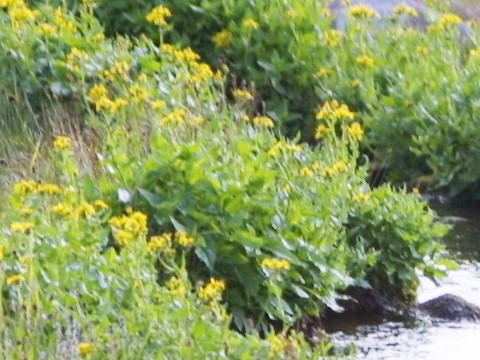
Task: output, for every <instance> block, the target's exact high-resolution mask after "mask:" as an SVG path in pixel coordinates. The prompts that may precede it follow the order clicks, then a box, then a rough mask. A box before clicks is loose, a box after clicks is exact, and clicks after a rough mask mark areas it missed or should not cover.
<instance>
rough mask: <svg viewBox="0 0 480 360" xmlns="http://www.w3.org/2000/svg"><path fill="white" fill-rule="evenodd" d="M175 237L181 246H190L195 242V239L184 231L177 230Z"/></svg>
mask: <svg viewBox="0 0 480 360" xmlns="http://www.w3.org/2000/svg"><path fill="white" fill-rule="evenodd" d="M175 237H176V240H177V242H178V243H179V244H180V245H182V246H190V245H192V244H193V243H195V239H194V238H192V237H191V236H189V235H188V234H187V233H186V232H185V231H177V232H176V233H175Z"/></svg>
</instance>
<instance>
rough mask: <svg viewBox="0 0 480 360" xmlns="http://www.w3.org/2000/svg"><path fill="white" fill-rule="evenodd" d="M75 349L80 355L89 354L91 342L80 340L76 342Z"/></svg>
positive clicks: (91, 348)
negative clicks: (78, 342)
mask: <svg viewBox="0 0 480 360" xmlns="http://www.w3.org/2000/svg"><path fill="white" fill-rule="evenodd" d="M77 350H78V353H79V354H80V355H81V356H86V355H89V354H91V353H92V352H93V344H92V343H91V342H81V343H80V344H78V346H77Z"/></svg>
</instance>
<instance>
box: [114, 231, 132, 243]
mask: <svg viewBox="0 0 480 360" xmlns="http://www.w3.org/2000/svg"><path fill="white" fill-rule="evenodd" d="M131 238H133V234H132V233H131V232H128V231H125V230H118V231H117V232H116V233H115V240H116V241H117V242H118V243H119V244H120V245H122V246H125V245H127V243H128V241H129V240H130V239H131Z"/></svg>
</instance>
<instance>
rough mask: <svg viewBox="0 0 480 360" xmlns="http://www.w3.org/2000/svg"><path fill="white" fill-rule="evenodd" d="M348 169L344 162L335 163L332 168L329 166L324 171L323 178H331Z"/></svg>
mask: <svg viewBox="0 0 480 360" xmlns="http://www.w3.org/2000/svg"><path fill="white" fill-rule="evenodd" d="M347 168H348V165H347V163H346V162H345V161H337V162H336V163H335V164H333V165H332V166H329V167H327V168H325V169H324V174H325V176H333V175H335V174H338V173H339V172H340V171H343V170H345V169H347Z"/></svg>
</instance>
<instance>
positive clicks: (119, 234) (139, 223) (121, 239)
mask: <svg viewBox="0 0 480 360" xmlns="http://www.w3.org/2000/svg"><path fill="white" fill-rule="evenodd" d="M127 212H128V215H122V216H114V217H112V218H110V220H109V221H108V223H109V224H110V226H111V227H112V228H113V231H114V234H115V239H116V240H117V241H118V243H119V244H120V245H126V243H127V241H128V240H129V239H131V238H133V237H135V236H142V235H145V234H146V233H147V231H148V227H147V221H148V218H147V215H146V214H144V213H142V212H140V211H132V210H131V209H129V210H127Z"/></svg>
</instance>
